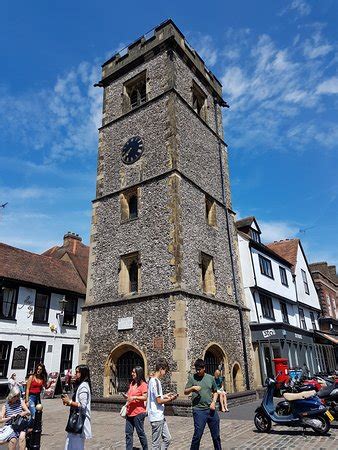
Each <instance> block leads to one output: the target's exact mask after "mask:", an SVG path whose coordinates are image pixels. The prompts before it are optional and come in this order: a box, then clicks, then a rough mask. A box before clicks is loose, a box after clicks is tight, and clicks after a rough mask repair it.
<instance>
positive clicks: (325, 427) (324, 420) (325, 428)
mask: <svg viewBox="0 0 338 450" xmlns="http://www.w3.org/2000/svg"><path fill="white" fill-rule="evenodd" d="M316 420H319V421H320V422H321V425H320V426H318V427H311V428H312V429H313V431H314V432H315V433H316V434H319V435H324V434H327V433H328V432H329V429H330V427H331V424H330V420H329V418H328V417H326V416H318V417H316Z"/></svg>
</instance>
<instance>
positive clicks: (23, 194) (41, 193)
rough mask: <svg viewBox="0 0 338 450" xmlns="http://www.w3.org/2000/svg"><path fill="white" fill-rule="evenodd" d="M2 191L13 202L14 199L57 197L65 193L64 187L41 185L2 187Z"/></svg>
mask: <svg viewBox="0 0 338 450" xmlns="http://www.w3.org/2000/svg"><path fill="white" fill-rule="evenodd" d="M1 193H2V196H3V198H5V199H6V201H8V202H11V201H14V200H28V199H41V198H49V199H50V198H56V197H59V196H61V195H62V194H63V193H64V189H63V188H40V187H27V188H6V187H5V188H2V189H1Z"/></svg>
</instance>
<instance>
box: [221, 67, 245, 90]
mask: <svg viewBox="0 0 338 450" xmlns="http://www.w3.org/2000/svg"><path fill="white" fill-rule="evenodd" d="M221 82H222V84H223V89H224V90H225V92H227V94H228V95H230V97H231V98H237V97H240V96H241V95H242V94H244V92H245V91H246V89H247V88H248V82H247V80H246V79H245V77H244V75H243V73H242V70H241V69H240V67H237V66H233V67H229V68H228V69H227V70H226V71H225V73H224V75H223V77H222V79H221Z"/></svg>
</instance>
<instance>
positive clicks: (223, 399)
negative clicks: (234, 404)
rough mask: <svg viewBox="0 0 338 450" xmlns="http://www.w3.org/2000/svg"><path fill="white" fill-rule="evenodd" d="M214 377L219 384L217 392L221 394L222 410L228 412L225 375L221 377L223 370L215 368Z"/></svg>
mask: <svg viewBox="0 0 338 450" xmlns="http://www.w3.org/2000/svg"><path fill="white" fill-rule="evenodd" d="M214 377H215V383H216V386H217V394H218V395H219V402H220V405H221V410H222V412H225V411H226V412H228V411H229V410H228V405H227V393H226V390H225V384H224V377H221V371H220V370H218V369H217V370H215V373H214Z"/></svg>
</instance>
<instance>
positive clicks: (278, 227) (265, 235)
mask: <svg viewBox="0 0 338 450" xmlns="http://www.w3.org/2000/svg"><path fill="white" fill-rule="evenodd" d="M259 227H260V229H261V231H262V236H261V237H262V240H263V241H264V242H266V243H269V242H273V241H279V240H281V239H289V238H292V237H294V236H295V235H296V234H297V232H298V231H299V230H298V228H297V227H296V226H294V225H291V224H289V223H287V222H278V221H271V222H269V221H262V220H260V221H259Z"/></svg>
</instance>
